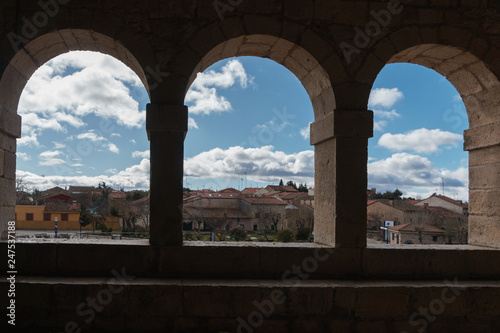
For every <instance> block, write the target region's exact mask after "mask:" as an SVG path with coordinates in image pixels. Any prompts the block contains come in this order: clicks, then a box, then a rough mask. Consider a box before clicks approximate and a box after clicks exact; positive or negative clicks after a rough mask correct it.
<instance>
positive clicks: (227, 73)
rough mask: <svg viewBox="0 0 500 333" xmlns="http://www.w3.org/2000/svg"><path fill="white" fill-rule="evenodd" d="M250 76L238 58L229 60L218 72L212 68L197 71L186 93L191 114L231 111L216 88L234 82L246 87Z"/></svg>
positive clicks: (230, 84)
mask: <svg viewBox="0 0 500 333" xmlns="http://www.w3.org/2000/svg"><path fill="white" fill-rule="evenodd" d="M251 82H252V78H251V77H249V76H248V75H247V73H246V71H245V68H244V67H243V65H242V63H241V62H240V61H238V60H234V59H233V60H229V61H228V62H227V64H226V65H224V67H222V68H221V71H220V72H216V71H214V70H211V71H208V72H205V73H198V76H197V77H196V80H195V81H194V82H193V84H192V85H191V88H190V89H189V91H188V92H187V94H186V99H185V102H186V103H187V104H189V112H190V113H191V114H205V115H209V114H212V113H221V112H228V111H231V109H232V107H231V103H229V101H228V100H227V99H226V98H225V97H224V96H220V95H219V93H218V91H217V88H223V89H227V88H230V87H232V86H234V85H236V84H239V86H240V87H241V88H246V87H247V86H248V84H249V83H251Z"/></svg>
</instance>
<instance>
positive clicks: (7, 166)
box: [0, 105, 21, 240]
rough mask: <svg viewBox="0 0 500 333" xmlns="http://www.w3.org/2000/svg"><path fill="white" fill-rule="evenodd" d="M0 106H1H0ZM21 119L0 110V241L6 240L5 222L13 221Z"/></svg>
mask: <svg viewBox="0 0 500 333" xmlns="http://www.w3.org/2000/svg"><path fill="white" fill-rule="evenodd" d="M0 106H1V105H0ZM19 137H21V117H19V116H18V115H17V114H15V113H12V112H7V111H6V110H5V109H3V110H2V109H1V108H0V239H2V240H5V239H7V222H9V221H14V220H15V205H16V138H19Z"/></svg>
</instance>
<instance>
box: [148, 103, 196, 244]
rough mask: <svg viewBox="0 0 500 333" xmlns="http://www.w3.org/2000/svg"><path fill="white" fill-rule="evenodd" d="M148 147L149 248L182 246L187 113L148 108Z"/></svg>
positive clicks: (175, 107)
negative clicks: (149, 158) (149, 160)
mask: <svg viewBox="0 0 500 333" xmlns="http://www.w3.org/2000/svg"><path fill="white" fill-rule="evenodd" d="M146 112H147V114H146V130H147V132H148V139H149V141H150V146H151V149H150V150H151V177H150V178H151V179H150V181H151V203H150V209H151V222H150V238H149V243H150V244H151V245H171V246H179V245H182V188H183V173H184V138H185V137H186V133H187V128H188V125H187V124H188V110H187V107H186V106H182V105H161V104H148V106H147V110H146Z"/></svg>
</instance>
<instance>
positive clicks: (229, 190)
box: [217, 187, 240, 193]
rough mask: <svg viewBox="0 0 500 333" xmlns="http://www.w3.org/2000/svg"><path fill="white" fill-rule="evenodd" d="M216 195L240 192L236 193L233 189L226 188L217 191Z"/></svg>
mask: <svg viewBox="0 0 500 333" xmlns="http://www.w3.org/2000/svg"><path fill="white" fill-rule="evenodd" d="M217 193H240V191H238V190H237V189H235V188H232V187H228V188H225V189H223V190H220V191H218V192H217Z"/></svg>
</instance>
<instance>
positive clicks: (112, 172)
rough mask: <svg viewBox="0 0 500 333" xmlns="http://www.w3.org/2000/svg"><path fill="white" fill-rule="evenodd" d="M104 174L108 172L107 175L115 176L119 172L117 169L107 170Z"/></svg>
mask: <svg viewBox="0 0 500 333" xmlns="http://www.w3.org/2000/svg"><path fill="white" fill-rule="evenodd" d="M104 172H106V173H111V174H115V173H117V172H118V170H116V169H108V170H106V171H104Z"/></svg>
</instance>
